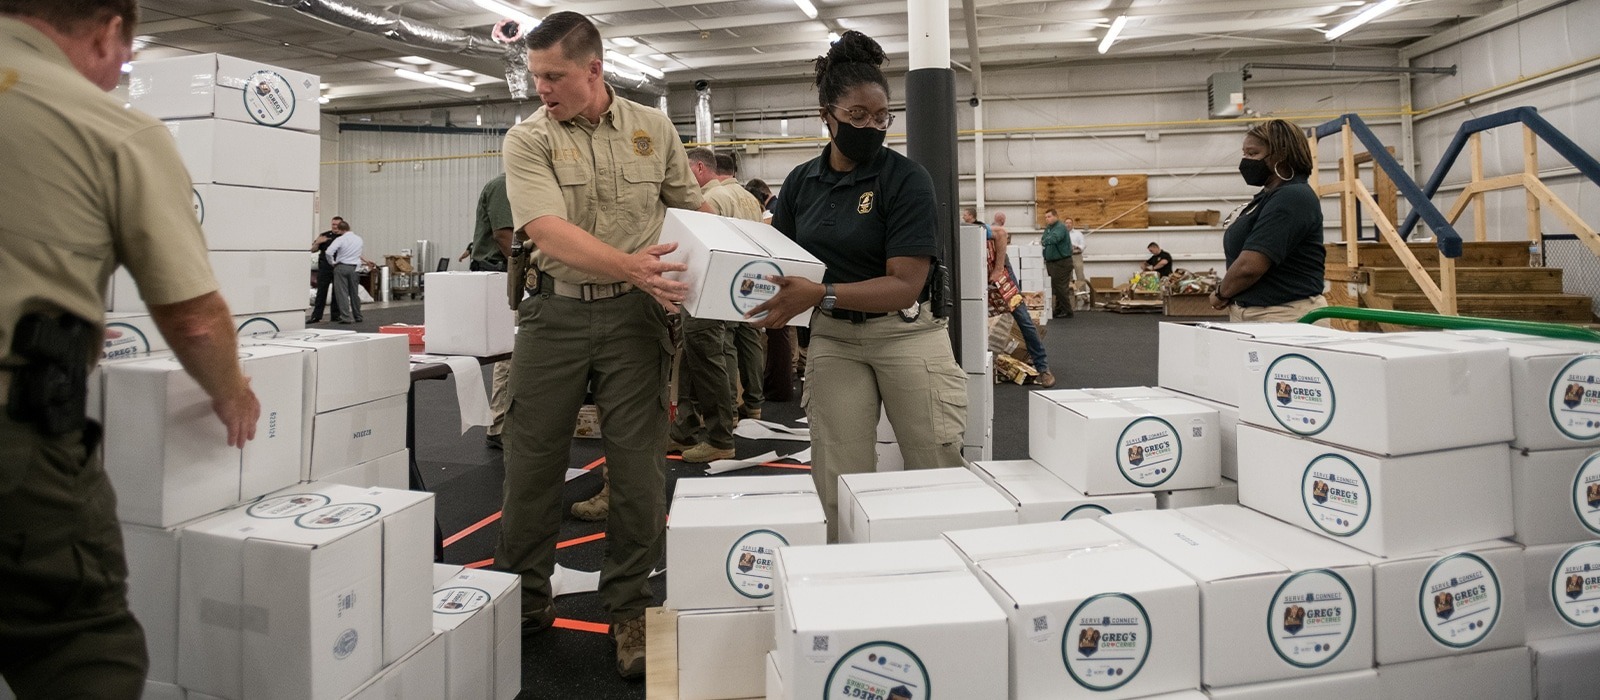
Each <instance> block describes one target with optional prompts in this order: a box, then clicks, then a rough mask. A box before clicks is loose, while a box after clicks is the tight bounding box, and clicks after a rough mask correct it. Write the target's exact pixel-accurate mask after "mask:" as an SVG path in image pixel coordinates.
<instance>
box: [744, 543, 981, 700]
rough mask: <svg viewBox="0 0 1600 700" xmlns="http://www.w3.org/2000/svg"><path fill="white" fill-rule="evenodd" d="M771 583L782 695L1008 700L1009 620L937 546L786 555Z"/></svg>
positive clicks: (836, 548)
mask: <svg viewBox="0 0 1600 700" xmlns="http://www.w3.org/2000/svg"><path fill="white" fill-rule="evenodd" d="M776 575H777V578H778V581H779V584H778V595H777V597H778V604H777V606H776V607H775V608H774V610H773V615H774V617H773V628H774V634H775V636H776V637H777V639H776V640H775V641H776V644H775V651H774V654H773V656H774V660H775V661H776V665H777V670H778V674H777V675H778V676H779V677H780V678H782V679H783V680H782V683H783V686H784V690H785V691H786V693H787V696H788V697H791V698H817V697H824V696H826V697H850V698H864V697H878V698H884V699H885V700H888V699H890V698H893V699H894V700H901V699H902V698H911V699H912V700H922V699H923V698H928V697H930V695H931V694H932V693H937V695H934V696H933V697H949V698H1003V697H1006V688H1007V682H1006V615H1005V613H1004V612H1002V611H1001V610H1000V608H999V606H997V605H996V604H995V602H994V600H993V599H991V598H990V597H989V594H988V593H986V592H985V591H984V589H983V586H982V585H981V584H979V583H978V581H977V580H976V579H975V578H974V577H973V576H972V573H971V572H969V571H968V570H967V567H966V564H965V563H964V562H963V561H962V560H961V557H959V556H957V555H956V553H955V552H954V551H953V550H952V549H951V548H950V545H948V544H946V543H945V542H943V541H942V540H918V541H914V542H874V543H870V544H854V545H827V546H816V547H783V548H781V549H779V550H778V558H777V565H776Z"/></svg>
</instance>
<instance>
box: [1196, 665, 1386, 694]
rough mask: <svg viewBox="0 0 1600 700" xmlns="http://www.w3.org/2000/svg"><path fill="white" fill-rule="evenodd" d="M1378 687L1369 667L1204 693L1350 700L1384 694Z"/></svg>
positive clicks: (1376, 676)
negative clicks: (1360, 669)
mask: <svg viewBox="0 0 1600 700" xmlns="http://www.w3.org/2000/svg"><path fill="white" fill-rule="evenodd" d="M1378 688H1379V683H1378V672H1377V671H1375V670H1373V669H1370V668H1369V669H1366V670H1364V671H1348V672H1345V673H1330V674H1328V675H1325V676H1311V677H1309V678H1297V679H1295V680H1290V681H1271V682H1268V683H1251V684H1250V685H1235V686H1230V687H1226V688H1208V689H1206V693H1207V697H1209V698H1210V699H1211V700H1284V698H1293V699H1294V700H1351V698H1379V697H1384V696H1382V695H1379V693H1378Z"/></svg>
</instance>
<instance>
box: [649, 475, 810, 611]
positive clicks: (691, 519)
mask: <svg viewBox="0 0 1600 700" xmlns="http://www.w3.org/2000/svg"><path fill="white" fill-rule="evenodd" d="M827 541H828V525H827V519H826V518H825V517H824V516H823V513H822V503H821V502H820V501H818V500H817V489H816V486H815V485H813V484H812V481H811V477H810V476H806V475H803V474H802V475H797V476H727V477H711V478H706V479H684V480H682V481H680V482H679V483H678V487H677V489H676V490H675V491H674V492H673V495H672V510H671V517H670V518H668V520H667V570H668V571H671V572H672V574H673V575H672V576H671V577H669V578H668V579H667V607H670V608H672V609H674V610H701V609H707V608H743V607H754V606H766V605H772V593H773V588H772V562H773V556H774V555H776V554H777V551H778V548H779V547H789V546H795V545H820V544H827Z"/></svg>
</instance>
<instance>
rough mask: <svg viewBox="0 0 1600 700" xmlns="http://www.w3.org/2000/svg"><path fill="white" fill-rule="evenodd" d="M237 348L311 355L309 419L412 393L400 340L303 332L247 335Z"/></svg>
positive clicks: (406, 345)
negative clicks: (255, 347) (278, 348)
mask: <svg viewBox="0 0 1600 700" xmlns="http://www.w3.org/2000/svg"><path fill="white" fill-rule="evenodd" d="M241 342H243V343H244V344H246V345H283V346H286V347H292V348H302V349H306V350H314V351H315V352H314V353H312V354H311V355H310V356H309V357H307V358H306V360H307V365H306V368H305V385H306V387H307V391H308V392H310V393H311V394H312V398H314V399H315V403H314V404H312V405H311V406H310V409H311V411H312V412H313V413H327V412H328V411H333V410H336V409H340V408H345V407H347V406H354V405H356V404H362V403H367V402H370V401H376V400H378V399H386V398H389V397H391V396H400V395H402V394H405V393H406V392H407V391H408V390H409V389H410V388H411V364H410V358H411V354H410V352H411V350H410V345H409V343H408V341H407V339H406V336H403V335H394V334H389V333H350V332H348V331H333V330H305V331H287V332H283V333H277V334H270V335H269V334H259V335H252V336H250V337H248V338H243V339H241Z"/></svg>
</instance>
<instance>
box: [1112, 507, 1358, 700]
mask: <svg viewBox="0 0 1600 700" xmlns="http://www.w3.org/2000/svg"><path fill="white" fill-rule="evenodd" d="M1212 520H1223V521H1225V522H1226V523H1227V524H1230V525H1233V527H1230V528H1228V529H1227V530H1224V529H1222V528H1219V527H1215V526H1213V525H1212V524H1211V521H1212ZM1100 522H1101V523H1104V524H1105V525H1106V526H1107V527H1110V528H1111V529H1113V530H1116V531H1117V532H1119V533H1121V534H1122V535H1124V536H1126V537H1127V538H1128V539H1129V540H1130V541H1132V542H1133V543H1134V544H1136V545H1139V546H1141V547H1144V548H1145V549H1148V550H1149V551H1151V552H1152V553H1154V554H1155V555H1156V556H1159V557H1161V558H1162V559H1163V560H1165V561H1167V562H1168V563H1170V564H1172V565H1173V566H1175V567H1177V568H1178V569H1180V570H1181V571H1183V572H1184V573H1185V574H1188V575H1189V576H1190V577H1191V578H1193V579H1194V580H1195V581H1196V582H1198V583H1199V585H1200V619H1201V621H1202V626H1201V630H1200V631H1201V638H1200V639H1201V641H1200V646H1201V648H1202V649H1204V650H1205V653H1204V654H1203V658H1202V662H1203V664H1202V666H1201V673H1200V675H1201V680H1203V681H1204V682H1205V684H1206V685H1207V686H1208V687H1216V686H1232V685H1244V684H1247V683H1262V682H1266V681H1275V680H1287V679H1293V678H1303V677H1307V676H1317V675H1322V674H1328V673H1339V672H1343V671H1357V670H1360V669H1364V668H1371V667H1372V644H1373V641H1372V614H1373V602H1372V567H1371V566H1370V561H1371V560H1372V557H1370V556H1368V555H1366V554H1363V553H1361V552H1358V551H1356V550H1354V549H1350V548H1349V547H1345V546H1343V545H1340V544H1337V543H1334V542H1330V541H1327V540H1325V539H1322V538H1319V537H1317V536H1315V535H1310V534H1308V533H1305V532H1303V531H1300V530H1297V529H1295V528H1293V527H1290V526H1287V525H1284V524H1283V523H1279V522H1275V521H1273V520H1272V519H1271V518H1269V517H1267V516H1264V515H1261V514H1259V513H1255V512H1252V511H1249V510H1247V509H1245V508H1241V507H1239V506H1208V507H1202V508H1191V509H1185V510H1181V511H1171V510H1158V511H1144V512H1140V513H1119V514H1116V515H1109V516H1106V517H1105V518H1101V520H1100Z"/></svg>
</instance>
